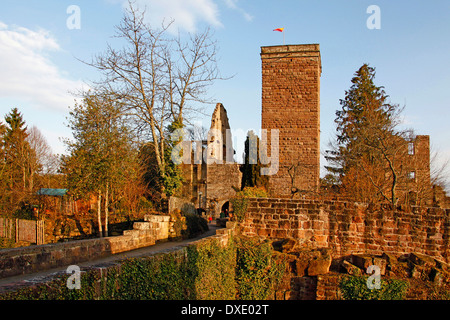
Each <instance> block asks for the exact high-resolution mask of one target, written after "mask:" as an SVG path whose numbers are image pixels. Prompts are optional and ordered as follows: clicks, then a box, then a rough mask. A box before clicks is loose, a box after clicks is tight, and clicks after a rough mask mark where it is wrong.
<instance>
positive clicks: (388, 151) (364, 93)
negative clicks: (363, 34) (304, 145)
mask: <svg viewBox="0 0 450 320" xmlns="http://www.w3.org/2000/svg"><path fill="white" fill-rule="evenodd" d="M374 78H375V69H374V68H372V67H369V65H367V64H364V65H363V66H362V67H361V68H360V69H359V70H358V71H357V72H356V73H355V76H354V77H353V79H352V86H351V87H350V89H349V90H348V91H346V92H345V98H344V99H342V100H340V104H341V110H338V111H337V112H336V119H335V123H336V125H337V127H336V141H335V142H334V145H333V149H332V150H329V151H327V155H326V159H327V160H328V161H329V163H330V164H331V165H330V166H328V167H326V168H327V169H328V171H329V172H330V173H332V174H333V175H335V176H336V178H337V179H338V181H339V182H340V183H341V184H342V186H343V187H344V190H346V191H347V195H350V196H351V197H353V198H356V199H357V200H360V201H379V200H381V199H384V200H388V201H389V202H391V203H392V204H393V205H395V204H396V202H397V198H396V195H395V187H396V185H397V181H398V167H397V166H396V165H395V164H394V162H396V161H398V160H399V155H400V154H399V150H400V149H401V141H402V140H401V138H402V137H403V136H404V133H403V132H400V131H397V129H396V126H397V120H398V115H399V114H400V112H401V109H400V108H399V106H398V105H394V104H390V103H389V102H388V101H387V100H388V96H387V95H386V93H385V91H384V89H383V87H379V86H376V85H375V84H374Z"/></svg>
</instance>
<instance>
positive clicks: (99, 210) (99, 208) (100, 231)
mask: <svg viewBox="0 0 450 320" xmlns="http://www.w3.org/2000/svg"><path fill="white" fill-rule="evenodd" d="M97 218H98V234H99V236H100V238H101V237H103V228H102V193H101V191H100V190H99V191H98V199H97Z"/></svg>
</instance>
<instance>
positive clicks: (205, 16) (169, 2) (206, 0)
mask: <svg viewBox="0 0 450 320" xmlns="http://www.w3.org/2000/svg"><path fill="white" fill-rule="evenodd" d="M136 3H137V4H138V6H139V7H140V8H144V7H145V8H146V17H147V18H148V19H149V20H150V21H149V22H150V24H151V25H153V26H156V27H159V26H160V24H161V22H162V21H163V20H164V19H165V21H166V22H168V21H170V20H171V19H173V20H174V23H173V24H172V26H171V28H170V29H169V30H170V31H171V32H173V33H176V32H177V31H178V29H181V30H185V31H188V32H192V33H194V32H195V31H196V30H197V24H198V23H199V22H207V23H209V24H211V25H212V26H215V27H222V26H223V25H222V23H221V22H220V19H219V9H218V7H217V5H216V3H215V2H214V1H213V0H164V1H161V0H137V1H136ZM124 6H125V7H127V6H128V2H125V3H124Z"/></svg>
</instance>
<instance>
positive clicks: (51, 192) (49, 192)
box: [36, 188, 67, 197]
mask: <svg viewBox="0 0 450 320" xmlns="http://www.w3.org/2000/svg"><path fill="white" fill-rule="evenodd" d="M66 193H67V189H47V188H41V189H39V191H38V192H36V194H38V195H43V196H54V197H62V196H65V195H66Z"/></svg>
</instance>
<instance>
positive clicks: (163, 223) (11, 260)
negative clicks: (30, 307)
mask: <svg viewBox="0 0 450 320" xmlns="http://www.w3.org/2000/svg"><path fill="white" fill-rule="evenodd" d="M169 229H170V216H153V215H147V216H145V221H144V222H135V223H134V229H133V230H126V231H124V234H123V235H122V236H117V237H105V238H96V239H86V240H78V241H70V242H64V243H55V244H45V245H39V246H30V247H25V248H14V249H4V250H0V278H5V277H11V276H15V275H20V274H28V273H34V272H38V271H41V270H47V269H51V268H57V267H61V266H68V265H71V264H76V263H79V262H84V261H89V260H93V259H99V258H103V257H107V256H110V255H113V254H116V253H120V252H125V251H130V250H134V249H138V248H142V247H147V246H151V245H154V244H155V242H156V241H157V240H164V239H167V238H168V237H169V231H170V230H169Z"/></svg>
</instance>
